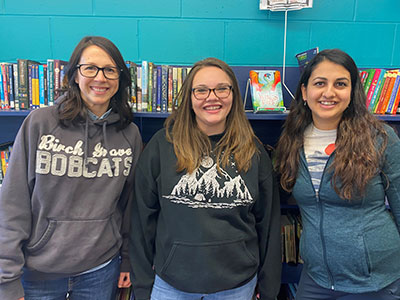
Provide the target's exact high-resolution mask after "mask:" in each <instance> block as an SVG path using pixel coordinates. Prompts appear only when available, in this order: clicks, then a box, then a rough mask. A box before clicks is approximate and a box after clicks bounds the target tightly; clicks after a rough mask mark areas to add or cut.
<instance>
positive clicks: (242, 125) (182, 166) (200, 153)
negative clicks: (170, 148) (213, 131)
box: [164, 58, 258, 173]
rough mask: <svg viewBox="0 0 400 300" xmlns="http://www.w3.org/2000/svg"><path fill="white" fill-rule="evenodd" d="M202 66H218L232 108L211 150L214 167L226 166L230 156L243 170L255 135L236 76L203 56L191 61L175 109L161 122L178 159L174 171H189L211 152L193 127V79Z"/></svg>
mask: <svg viewBox="0 0 400 300" xmlns="http://www.w3.org/2000/svg"><path fill="white" fill-rule="evenodd" d="M204 67H217V68H220V69H221V70H222V71H224V72H225V73H226V74H227V75H228V77H229V78H230V81H231V83H232V93H233V101H232V108H231V111H230V112H229V114H228V116H227V118H226V129H225V132H224V135H223V137H222V138H221V140H220V141H219V142H218V144H217V147H216V149H214V152H215V153H216V161H217V168H218V169H219V168H220V167H221V166H222V167H225V166H227V164H228V162H229V158H230V156H231V155H233V157H234V159H235V163H236V166H237V168H238V170H239V171H242V170H243V171H247V170H248V169H249V168H250V166H251V159H252V157H253V155H254V154H255V153H258V150H257V146H256V143H255V141H256V136H255V134H254V132H253V129H252V127H251V125H250V123H249V121H248V120H247V117H246V114H245V112H244V109H243V102H242V97H241V95H240V91H239V85H238V82H237V79H236V76H235V74H234V72H233V71H232V69H231V68H230V67H229V66H228V65H227V64H226V63H225V62H223V61H221V60H219V59H217V58H206V59H204V60H201V61H199V62H197V63H195V64H194V66H193V68H192V69H191V71H190V73H189V74H188V76H187V77H186V79H185V81H184V83H183V84H182V88H181V90H180V92H179V95H178V100H180V102H181V104H180V106H179V108H178V109H176V110H174V111H173V113H172V114H171V116H169V117H168V118H167V120H166V121H165V124H164V126H165V128H166V132H167V139H168V140H169V141H170V142H171V143H173V145H174V151H175V154H176V156H177V158H178V161H177V166H176V169H177V171H178V172H180V171H183V170H186V171H187V172H188V173H192V172H193V171H194V170H196V169H197V168H198V167H199V166H200V162H201V158H202V157H204V155H209V154H210V152H211V142H210V139H209V138H208V136H207V135H206V134H204V133H203V132H202V131H201V130H200V129H199V128H198V126H197V122H196V116H195V113H194V111H193V109H192V97H191V95H192V84H193V78H194V77H195V75H196V74H197V72H198V71H199V70H201V69H202V68H204Z"/></svg>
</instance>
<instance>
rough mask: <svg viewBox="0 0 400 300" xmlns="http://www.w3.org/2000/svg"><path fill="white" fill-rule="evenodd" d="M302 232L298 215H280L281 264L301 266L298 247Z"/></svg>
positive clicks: (301, 261)
mask: <svg viewBox="0 0 400 300" xmlns="http://www.w3.org/2000/svg"><path fill="white" fill-rule="evenodd" d="M302 230H303V226H302V222H301V217H300V215H299V214H298V213H297V214H294V213H289V212H288V213H287V214H283V215H281V248H282V262H285V263H290V264H302V263H303V260H302V259H301V256H300V251H299V245H300V236H301V232H302Z"/></svg>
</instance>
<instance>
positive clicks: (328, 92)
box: [323, 84, 335, 98]
mask: <svg viewBox="0 0 400 300" xmlns="http://www.w3.org/2000/svg"><path fill="white" fill-rule="evenodd" d="M323 95H324V96H325V97H326V98H331V97H333V96H335V87H334V86H333V85H332V84H327V85H326V89H325V90H324V93H323Z"/></svg>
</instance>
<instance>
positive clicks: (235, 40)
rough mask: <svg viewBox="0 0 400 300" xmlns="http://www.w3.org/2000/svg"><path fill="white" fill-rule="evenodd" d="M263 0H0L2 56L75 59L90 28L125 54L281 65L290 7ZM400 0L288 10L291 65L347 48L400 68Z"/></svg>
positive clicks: (320, 2)
mask: <svg viewBox="0 0 400 300" xmlns="http://www.w3.org/2000/svg"><path fill="white" fill-rule="evenodd" d="M258 7H259V0H201V1H199V0H197V1H196V0H144V1H139V0H68V1H60V0H35V1H32V0H0V40H1V41H2V42H1V44H0V61H16V59H18V58H29V59H34V60H37V61H41V62H44V61H45V60H46V59H47V58H59V59H64V60H68V59H69V56H70V54H71V52H72V50H73V48H74V46H75V45H76V44H77V43H78V42H79V40H80V39H81V37H83V36H85V35H102V36H105V37H107V38H109V39H111V40H112V41H113V42H114V43H115V44H116V45H117V46H118V47H119V48H120V50H121V52H122V54H123V56H124V58H125V59H127V60H128V59H129V60H133V61H136V62H140V61H141V60H150V61H154V62H155V63H158V64H159V63H168V64H188V65H190V64H192V63H193V62H195V61H197V60H199V59H201V58H204V57H208V56H215V57H218V58H221V59H223V60H225V61H226V62H227V63H229V64H231V65H236V66H275V67H280V66H282V62H283V32H284V13H283V12H269V11H260V10H259V9H258ZM399 12H400V1H399V0H314V7H313V8H312V9H303V10H300V11H292V12H289V13H288V35H287V57H286V63H287V65H288V66H296V65H297V63H296V60H295V58H294V55H295V54H296V53H299V52H301V51H303V50H305V49H308V48H311V47H315V46H319V47H320V49H326V48H341V49H343V50H345V51H347V52H348V53H349V54H350V55H352V56H353V58H354V59H355V61H356V63H357V64H358V66H359V67H383V68H394V67H400V13H399Z"/></svg>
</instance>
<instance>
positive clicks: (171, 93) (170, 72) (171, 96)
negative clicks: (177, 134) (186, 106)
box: [167, 66, 174, 112]
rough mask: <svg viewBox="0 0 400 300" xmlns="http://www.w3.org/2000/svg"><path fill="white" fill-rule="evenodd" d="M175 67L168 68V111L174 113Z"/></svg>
mask: <svg viewBox="0 0 400 300" xmlns="http://www.w3.org/2000/svg"><path fill="white" fill-rule="evenodd" d="M172 68H173V67H171V66H170V67H169V68H168V94H167V95H168V100H167V111H168V112H172V106H173V100H174V90H173V69H172Z"/></svg>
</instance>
